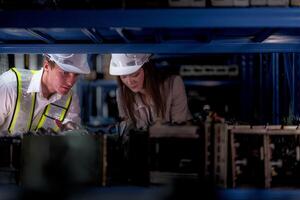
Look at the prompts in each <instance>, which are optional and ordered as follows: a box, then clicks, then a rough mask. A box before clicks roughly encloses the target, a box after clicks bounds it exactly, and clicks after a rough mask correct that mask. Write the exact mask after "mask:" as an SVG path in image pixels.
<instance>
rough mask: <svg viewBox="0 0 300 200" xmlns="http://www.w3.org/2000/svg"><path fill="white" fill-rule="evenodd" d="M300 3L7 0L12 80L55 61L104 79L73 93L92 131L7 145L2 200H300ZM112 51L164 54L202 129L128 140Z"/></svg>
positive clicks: (1, 22)
mask: <svg viewBox="0 0 300 200" xmlns="http://www.w3.org/2000/svg"><path fill="white" fill-rule="evenodd" d="M298 6H300V1H298V0H290V1H289V0H265V1H264V0H260V1H257V0H163V1H161V0H145V1H137V0H111V1H108V0H101V1H100V0H99V1H96V0H72V1H71V0H26V1H24V0H23V1H21V0H2V1H0V8H1V10H0V74H1V73H3V72H4V71H6V70H8V69H9V68H11V67H17V68H26V69H39V68H40V67H41V66H42V54H43V53H87V54H88V55H89V56H88V60H89V64H90V67H91V71H92V72H91V74H90V75H87V76H81V77H80V80H79V81H78V82H77V83H76V85H75V88H74V90H75V91H76V93H77V94H78V96H79V98H80V107H81V111H82V112H81V118H82V129H80V130H76V131H71V132H62V133H61V134H62V135H61V136H55V135H53V133H50V132H39V133H37V134H35V133H26V134H24V137H1V138H0V152H1V155H3V156H1V158H0V194H1V195H0V199H1V198H2V199H18V198H22V199H32V198H46V197H47V198H49V199H50V198H56V199H57V198H58V199H81V198H89V199H93V198H105V199H117V198H118V199H119V198H120V197H121V198H122V199H142V198H143V199H147V198H148V199H183V198H187V196H186V194H190V197H191V198H192V194H193V195H194V197H195V199H200V198H201V197H204V196H205V198H206V199H245V200H246V199H253V196H255V198H256V199H274V198H275V199H298V198H299V197H300V192H299V186H300V137H299V128H298V126H299V121H300V93H299V91H300V90H299V88H300V48H299V43H300V37H299V35H300V14H299V13H300V8H299V7H298ZM20 19H22V20H20ZM111 53H152V54H153V57H152V58H153V60H154V63H155V66H156V67H157V68H159V70H162V71H164V72H167V73H171V74H178V75H180V76H181V77H182V78H183V80H184V84H185V88H186V93H187V97H188V105H189V108H190V111H191V113H192V115H193V122H192V125H182V126H178V125H177V126H158V127H151V128H149V130H147V131H140V130H132V131H130V133H129V135H128V137H129V139H128V141H126V142H128V143H123V142H124V141H123V139H124V138H122V137H120V135H119V134H118V110H117V104H116V88H117V82H116V79H115V77H113V76H110V75H109V73H108V68H109V62H110V54H111ZM43 135H44V136H43ZM78 136H80V137H78ZM36 152H38V153H36ZM32 160H34V162H31V161H32ZM75 166H76V167H75ZM83 186H84V187H83ZM265 188H268V190H266V189H265ZM270 188H271V190H270Z"/></svg>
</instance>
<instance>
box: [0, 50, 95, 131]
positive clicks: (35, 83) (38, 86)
mask: <svg viewBox="0 0 300 200" xmlns="http://www.w3.org/2000/svg"><path fill="white" fill-rule="evenodd" d="M44 57H45V59H44V63H43V68H42V69H41V70H39V71H33V70H25V69H17V68H11V69H10V70H9V71H7V72H5V73H3V74H2V75H1V76H0V93H1V95H2V97H1V104H0V133H2V134H10V135H14V134H17V133H26V132H29V131H37V130H38V129H40V128H44V129H48V128H50V129H52V130H54V131H56V132H58V131H60V128H61V127H63V125H64V124H66V123H68V122H72V123H74V124H78V125H79V124H80V122H81V120H80V109H79V103H78V97H77V96H76V94H75V93H73V91H72V90H71V88H72V87H73V85H74V84H75V82H76V80H77V78H78V76H79V75H80V74H88V73H89V72H90V69H89V66H88V62H87V55H86V54H45V55H44Z"/></svg>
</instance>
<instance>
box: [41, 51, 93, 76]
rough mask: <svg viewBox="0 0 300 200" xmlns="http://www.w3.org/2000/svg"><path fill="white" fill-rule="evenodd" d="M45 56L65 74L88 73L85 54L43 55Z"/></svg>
mask: <svg viewBox="0 0 300 200" xmlns="http://www.w3.org/2000/svg"><path fill="white" fill-rule="evenodd" d="M45 56H47V57H48V58H49V59H50V60H51V61H53V62H55V63H56V64H57V65H58V66H59V67H60V68H61V69H62V70H64V71H66V72H72V73H77V74H88V73H90V68H89V65H88V61H87V54H45Z"/></svg>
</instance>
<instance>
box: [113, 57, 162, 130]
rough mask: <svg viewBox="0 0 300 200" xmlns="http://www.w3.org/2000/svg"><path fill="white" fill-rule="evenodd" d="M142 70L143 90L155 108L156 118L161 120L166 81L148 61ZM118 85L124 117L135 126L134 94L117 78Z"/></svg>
mask: <svg viewBox="0 0 300 200" xmlns="http://www.w3.org/2000/svg"><path fill="white" fill-rule="evenodd" d="M143 69H144V75H145V76H144V89H145V92H146V95H147V96H149V97H150V99H151V100H152V101H153V103H154V106H155V110H154V111H155V112H156V114H157V116H159V117H161V118H163V117H164V116H165V110H166V109H165V108H166V103H165V101H163V99H164V98H163V97H164V96H163V94H164V91H163V90H164V89H163V82H164V80H165V79H166V76H165V75H162V74H161V73H158V72H157V69H156V68H155V66H154V63H152V61H149V62H147V63H145V64H144V65H143ZM118 83H119V86H120V91H121V96H120V97H121V101H122V102H123V105H121V106H122V107H123V108H124V111H125V113H126V115H127V116H128V117H129V118H130V119H131V120H132V121H133V122H134V124H136V121H137V119H136V118H135V116H134V103H135V98H134V95H135V93H134V92H132V91H131V90H130V89H129V88H128V87H127V86H126V85H124V83H123V82H122V81H121V79H120V77H118Z"/></svg>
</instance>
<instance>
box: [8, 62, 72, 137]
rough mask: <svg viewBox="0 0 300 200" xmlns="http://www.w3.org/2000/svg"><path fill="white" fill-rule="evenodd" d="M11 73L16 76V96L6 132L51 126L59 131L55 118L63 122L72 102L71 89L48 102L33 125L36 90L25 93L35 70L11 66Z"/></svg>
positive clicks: (19, 131)
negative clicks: (53, 100)
mask: <svg viewBox="0 0 300 200" xmlns="http://www.w3.org/2000/svg"><path fill="white" fill-rule="evenodd" d="M10 72H11V73H14V74H15V75H16V78H17V98H16V103H15V107H14V111H13V116H12V119H11V121H10V124H9V127H8V132H9V133H10V134H14V133H25V132H28V131H36V130H38V129H39V128H41V127H43V128H51V129H53V130H54V131H56V132H57V131H59V127H58V126H57V124H56V122H55V120H59V121H60V122H63V121H64V119H65V117H66V114H67V112H68V110H69V107H70V105H71V102H72V91H71V90H70V92H69V93H68V94H67V95H63V96H62V98H61V99H59V100H57V101H56V102H54V103H51V104H48V105H47V106H46V107H45V109H44V111H43V114H42V115H41V118H40V120H39V122H38V123H37V125H36V126H35V127H33V125H32V122H33V117H34V115H35V113H34V110H35V104H36V94H37V93H36V92H35V93H27V90H28V87H29V84H30V81H31V78H32V75H33V74H34V73H35V72H36V71H33V70H25V69H16V68H12V69H11V70H10Z"/></svg>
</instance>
